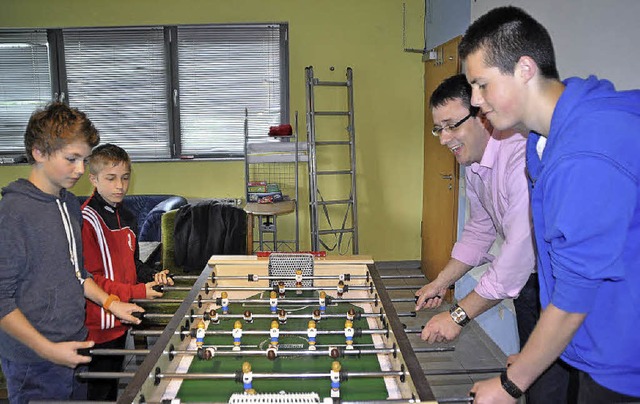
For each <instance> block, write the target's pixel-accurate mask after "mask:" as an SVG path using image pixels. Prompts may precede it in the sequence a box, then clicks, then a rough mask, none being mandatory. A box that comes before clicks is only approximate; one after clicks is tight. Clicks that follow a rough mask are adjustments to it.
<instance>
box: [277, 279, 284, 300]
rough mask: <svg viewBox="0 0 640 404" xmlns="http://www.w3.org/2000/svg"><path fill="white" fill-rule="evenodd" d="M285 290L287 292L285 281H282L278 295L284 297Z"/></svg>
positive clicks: (279, 283)
mask: <svg viewBox="0 0 640 404" xmlns="http://www.w3.org/2000/svg"><path fill="white" fill-rule="evenodd" d="M284 292H285V288H284V282H283V281H280V282H278V296H279V297H280V299H284Z"/></svg>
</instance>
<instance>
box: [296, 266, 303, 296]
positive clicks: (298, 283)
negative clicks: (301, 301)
mask: <svg viewBox="0 0 640 404" xmlns="http://www.w3.org/2000/svg"><path fill="white" fill-rule="evenodd" d="M301 287H302V271H301V270H299V269H296V295H301V294H302V290H301V289H300V288H301Z"/></svg>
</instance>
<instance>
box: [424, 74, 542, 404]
mask: <svg viewBox="0 0 640 404" xmlns="http://www.w3.org/2000/svg"><path fill="white" fill-rule="evenodd" d="M470 101H471V86H470V85H469V83H468V82H467V79H466V77H465V76H464V75H462V74H461V75H457V76H453V77H450V78H448V79H446V80H444V81H443V82H442V83H441V84H440V86H439V87H438V88H437V89H436V90H435V91H434V92H433V94H432V95H431V99H430V103H429V104H430V108H431V111H432V114H433V121H434V123H435V126H434V128H433V131H432V133H433V135H434V136H437V137H438V138H439V139H440V144H442V145H443V146H446V147H447V148H449V150H451V152H452V153H453V154H454V155H455V157H456V160H457V161H458V163H460V164H461V165H463V166H466V169H465V181H466V195H467V199H468V201H469V205H470V216H469V219H468V220H467V222H466V224H465V226H464V230H463V232H462V235H461V237H460V240H459V241H458V242H457V243H456V244H455V245H454V247H453V251H452V252H451V260H450V261H449V262H448V263H447V265H446V266H445V267H444V269H443V270H442V271H441V272H440V274H439V275H438V277H437V278H436V279H434V280H433V281H432V282H430V283H428V284H427V285H425V286H424V287H422V288H421V289H420V290H419V291H418V292H416V296H418V300H417V303H416V310H420V309H422V308H425V307H426V308H435V307H438V306H440V304H441V303H442V297H443V296H444V294H445V292H446V290H447V289H448V288H449V286H451V285H452V284H453V283H455V282H456V281H457V280H458V279H460V278H461V277H462V276H463V275H464V274H465V273H467V272H468V271H469V270H471V269H472V268H474V267H476V266H479V265H482V264H485V263H489V265H488V268H487V270H486V271H485V272H484V274H483V275H482V277H481V278H480V280H479V282H478V285H477V286H476V287H475V289H474V290H472V291H471V292H470V293H469V294H468V295H467V296H466V297H464V298H463V299H462V300H460V301H459V302H458V304H454V305H453V306H452V307H451V309H450V311H449V312H442V313H439V314H436V315H435V316H433V317H432V318H431V320H429V322H427V324H426V326H425V327H424V329H423V331H422V339H423V340H425V341H427V342H428V343H434V342H442V341H451V340H453V339H455V338H457V337H458V335H459V334H460V332H461V330H462V327H464V326H465V325H466V324H467V323H468V322H469V321H470V320H471V319H472V318H475V317H476V316H478V315H480V314H481V313H483V312H485V311H486V310H488V309H490V308H491V307H493V306H495V305H496V304H498V303H499V302H500V301H502V299H510V298H515V300H514V306H515V308H516V318H517V322H518V334H519V337H520V342H521V345H524V343H525V342H526V340H527V339H528V337H529V335H530V333H531V331H532V330H533V327H534V326H535V324H536V321H537V320H538V316H539V312H540V304H539V299H538V278H537V275H536V273H535V266H536V264H535V262H536V260H535V254H534V247H533V240H532V234H531V228H532V224H531V218H530V213H529V211H530V210H529V192H528V185H527V177H526V174H525V145H526V139H525V137H523V136H522V135H521V134H519V133H515V132H512V131H510V132H500V131H496V130H494V129H493V127H492V126H491V123H490V122H489V121H488V120H487V119H486V118H485V116H484V115H483V114H482V113H481V112H479V110H478V108H475V107H472V106H471V103H470ZM497 238H499V239H501V240H503V242H502V245H501V249H500V252H499V254H498V255H497V256H496V257H494V256H493V255H491V254H490V253H489V249H490V248H491V246H492V245H493V244H494V242H495V241H496V239H497ZM540 383H541V384H542V380H541V382H540ZM537 390H538V389H537V386H534V388H533V389H530V392H531V393H532V395H533V394H535V392H536V391H537ZM539 390H547V388H546V387H545V388H544V389H543V388H540V389H539ZM551 392H552V393H553V389H551ZM530 400H531V399H530ZM528 402H530V403H531V402H533V403H536V402H545V403H552V402H554V399H553V398H549V397H546V398H544V399H540V400H533V401H528Z"/></svg>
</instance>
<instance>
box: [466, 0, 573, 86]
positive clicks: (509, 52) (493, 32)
mask: <svg viewBox="0 0 640 404" xmlns="http://www.w3.org/2000/svg"><path fill="white" fill-rule="evenodd" d="M480 49H482V50H483V51H484V52H485V53H484V63H485V64H486V65H487V66H490V67H497V68H498V69H499V70H500V72H501V73H503V74H513V72H514V69H515V66H516V63H518V60H520V58H521V57H522V56H529V57H531V58H532V59H533V60H534V61H535V62H536V64H537V65H538V67H539V68H540V72H541V73H542V76H543V77H546V78H549V79H558V80H559V78H560V75H559V74H558V69H557V68H556V57H555V53H554V51H553V42H552V41H551V36H549V32H548V31H547V30H546V28H544V27H543V26H542V24H540V23H539V22H538V21H536V20H535V19H534V18H533V17H531V16H530V15H529V14H527V13H526V12H525V11H524V10H522V9H520V8H517V7H513V6H508V7H498V8H494V9H493V10H491V11H489V12H488V13H486V14H484V15H483V16H482V17H480V18H478V19H477V20H475V21H474V22H473V23H472V24H471V25H470V26H469V28H467V32H465V34H464V37H463V38H462V41H461V42H460V45H459V46H458V52H459V53H460V57H461V58H462V59H466V58H467V57H468V56H469V55H470V54H472V53H474V52H476V51H478V50H480Z"/></svg>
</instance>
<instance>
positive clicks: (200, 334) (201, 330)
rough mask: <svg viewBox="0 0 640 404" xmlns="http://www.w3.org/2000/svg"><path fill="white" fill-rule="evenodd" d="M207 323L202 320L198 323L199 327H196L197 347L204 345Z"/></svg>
mask: <svg viewBox="0 0 640 404" xmlns="http://www.w3.org/2000/svg"><path fill="white" fill-rule="evenodd" d="M205 328H206V325H205V324H204V321H202V320H200V321H199V322H198V325H197V329H196V347H197V348H202V345H204V335H205V333H206V330H205Z"/></svg>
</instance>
